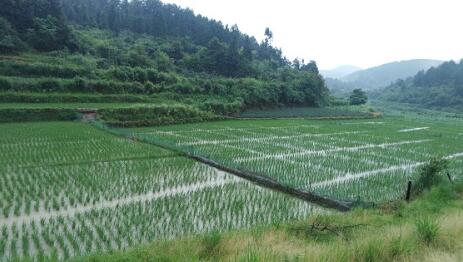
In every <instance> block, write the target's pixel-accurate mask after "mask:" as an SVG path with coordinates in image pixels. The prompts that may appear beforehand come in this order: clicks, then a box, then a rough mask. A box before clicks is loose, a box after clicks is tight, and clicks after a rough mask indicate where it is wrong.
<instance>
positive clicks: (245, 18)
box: [162, 0, 463, 69]
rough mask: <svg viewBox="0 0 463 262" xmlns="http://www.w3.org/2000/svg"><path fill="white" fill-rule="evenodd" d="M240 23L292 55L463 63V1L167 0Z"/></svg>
mask: <svg viewBox="0 0 463 262" xmlns="http://www.w3.org/2000/svg"><path fill="white" fill-rule="evenodd" d="M162 1H164V2H166V3H175V4H177V5H180V6H182V7H189V8H191V9H193V11H195V13H197V14H201V15H204V16H207V17H209V18H213V19H216V20H220V21H222V22H223V23H224V24H229V25H233V24H237V25H238V27H239V28H240V30H241V31H243V32H245V33H247V34H249V35H253V36H255V37H256V38H257V39H258V40H259V41H260V40H262V39H263V35H264V29H265V27H270V29H271V30H272V31H273V34H274V45H275V46H277V47H280V48H282V50H283V53H284V54H285V55H286V56H287V57H288V58H289V59H291V60H292V59H294V58H295V57H299V58H304V59H305V60H306V61H307V60H315V61H317V63H318V65H319V67H320V68H321V69H330V68H333V67H336V66H339V65H356V66H359V67H363V68H366V67H371V66H375V65H379V64H384V63H387V62H391V61H395V60H406V59H414V58H430V59H441V60H450V59H454V60H459V59H460V58H463V52H462V51H463V32H462V26H463V1H461V0H284V1H281V0H162Z"/></svg>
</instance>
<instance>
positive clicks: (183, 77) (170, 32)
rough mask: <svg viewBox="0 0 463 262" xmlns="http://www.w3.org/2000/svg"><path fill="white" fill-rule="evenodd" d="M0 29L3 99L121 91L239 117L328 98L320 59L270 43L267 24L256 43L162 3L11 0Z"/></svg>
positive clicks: (314, 103)
mask: <svg viewBox="0 0 463 262" xmlns="http://www.w3.org/2000/svg"><path fill="white" fill-rule="evenodd" d="M24 10H27V11H28V12H24ZM0 31H1V34H0V53H1V54H2V55H1V56H0V92H3V94H2V93H0V96H2V95H4V93H5V92H8V96H7V97H8V99H9V100H8V101H7V102H26V101H36V102H65V101H63V100H64V99H63V100H60V99H59V95H58V96H57V95H56V94H63V97H64V94H66V95H69V93H71V94H74V95H75V96H78V95H82V94H86V95H88V94H92V95H103V94H104V95H118V96H119V98H118V99H116V100H117V101H118V102H130V101H124V98H123V96H127V95H137V96H140V97H141V99H137V101H139V102H142V101H143V102H146V101H150V100H151V99H152V98H156V99H157V98H159V97H161V98H169V99H167V100H166V102H167V103H170V101H171V100H174V101H177V102H181V103H185V104H192V105H197V106H198V107H201V108H200V109H202V110H208V111H209V110H210V111H214V113H218V114H235V113H237V112H239V111H241V110H244V109H246V108H259V107H275V106H285V105H305V106H321V105H324V104H326V103H327V101H328V94H329V92H328V90H327V88H326V87H325V84H324V81H323V78H322V77H321V76H320V75H319V72H318V68H317V65H316V64H315V62H310V63H308V64H304V65H299V66H297V67H295V66H293V65H292V64H291V63H290V62H289V61H288V60H287V59H286V58H285V57H283V56H282V52H281V50H279V49H277V48H274V47H273V46H272V45H271V40H272V34H271V32H270V31H268V32H267V34H266V35H267V38H266V39H265V40H264V41H263V42H261V43H258V42H257V41H256V40H255V38H254V37H251V36H248V35H246V34H243V33H242V32H241V31H240V30H239V29H238V27H237V26H232V27H228V26H224V25H223V24H222V23H220V22H218V21H214V20H211V19H208V18H205V17H202V16H199V15H195V14H194V13H193V12H192V11H191V10H188V9H181V8H179V7H178V6H176V5H170V4H163V3H162V2H160V1H158V0H146V1H126V0H99V1H93V0H72V1H71V0H43V1H33V0H25V1H8V6H7V8H2V9H1V10H0ZM11 93H13V95H11ZM25 93H28V94H30V93H35V94H33V95H32V94H31V95H29V97H27V96H28V95H27V94H26V95H25ZM36 93H47V94H51V93H52V94H53V96H49V97H50V99H51V97H53V99H54V100H53V101H49V100H47V97H44V96H40V98H37V96H36ZM18 94H21V98H19V95H18ZM121 97H122V98H121ZM36 98H37V99H36ZM2 100H3V99H2ZM73 100H74V101H75V100H78V101H79V102H103V101H100V100H98V99H96V100H95V99H92V101H85V99H84V96H80V97H79V98H73ZM101 100H104V99H103V98H102V99H101ZM131 100H132V99H131ZM105 102H108V101H105Z"/></svg>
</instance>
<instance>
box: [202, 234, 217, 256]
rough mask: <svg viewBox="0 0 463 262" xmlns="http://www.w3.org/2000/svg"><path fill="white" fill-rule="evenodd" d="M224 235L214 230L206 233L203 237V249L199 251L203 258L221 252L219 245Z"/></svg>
mask: <svg viewBox="0 0 463 262" xmlns="http://www.w3.org/2000/svg"><path fill="white" fill-rule="evenodd" d="M221 239H222V236H221V234H220V233H219V232H217V231H214V232H212V233H209V234H207V235H205V236H204V237H203V239H202V250H201V251H200V253H199V257H200V258H201V259H212V258H214V256H216V255H217V253H219V251H218V250H217V249H218V246H219V244H220V240H221Z"/></svg>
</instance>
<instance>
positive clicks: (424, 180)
mask: <svg viewBox="0 0 463 262" xmlns="http://www.w3.org/2000/svg"><path fill="white" fill-rule="evenodd" d="M448 165H449V161H448V160H446V159H442V158H434V159H431V160H430V161H429V162H428V163H426V164H425V165H423V166H422V167H421V168H420V172H419V177H418V180H417V181H416V185H415V189H414V193H415V195H418V194H420V193H422V192H423V191H425V190H428V189H430V188H431V187H433V186H435V185H437V184H439V183H440V182H442V180H443V176H442V175H441V173H442V171H443V170H445V169H446V168H447V167H448Z"/></svg>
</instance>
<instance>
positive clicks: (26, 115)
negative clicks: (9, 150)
mask: <svg viewBox="0 0 463 262" xmlns="http://www.w3.org/2000/svg"><path fill="white" fill-rule="evenodd" d="M77 117H78V114H77V113H76V111H75V110H72V109H57V108H55V109H0V123H9V122H38V121H71V120H75V119H77Z"/></svg>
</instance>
